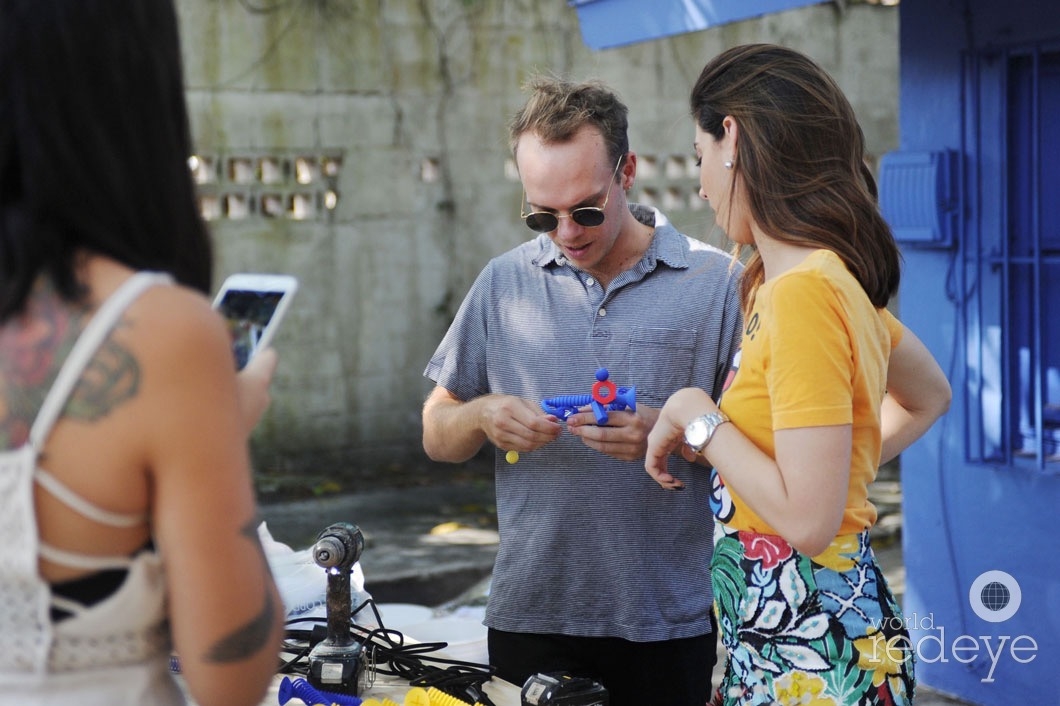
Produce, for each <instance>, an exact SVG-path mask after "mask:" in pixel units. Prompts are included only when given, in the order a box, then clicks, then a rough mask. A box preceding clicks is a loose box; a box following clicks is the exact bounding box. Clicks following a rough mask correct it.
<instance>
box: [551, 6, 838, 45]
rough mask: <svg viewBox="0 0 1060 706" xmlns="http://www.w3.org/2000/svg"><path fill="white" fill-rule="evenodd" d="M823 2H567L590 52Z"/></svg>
mask: <svg viewBox="0 0 1060 706" xmlns="http://www.w3.org/2000/svg"><path fill="white" fill-rule="evenodd" d="M823 1H824V0H567V3H568V4H569V5H570V6H571V7H573V8H575V9H576V10H577V12H578V21H579V22H580V23H581V29H582V40H583V41H584V42H585V44H586V46H588V47H589V48H591V49H608V48H611V47H618V46H622V45H623V44H632V43H634V42H643V41H646V40H649V39H659V38H660V37H669V36H671V35H674V34H681V33H682V32H695V31H698V30H701V29H707V28H708V27H715V26H717V25H723V24H726V23H729V22H736V21H738V20H746V19H750V18H751V17H760V16H762V15H768V14H772V13H774V12H783V11H784V10H791V9H793V8H796V7H803V6H805V5H817V4H819V3H821V2H823Z"/></svg>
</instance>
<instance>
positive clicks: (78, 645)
mask: <svg viewBox="0 0 1060 706" xmlns="http://www.w3.org/2000/svg"><path fill="white" fill-rule="evenodd" d="M171 282H172V280H171V278H170V277H169V276H168V275H165V274H159V273H149V272H142V273H138V274H136V275H134V276H133V277H131V278H129V280H127V281H126V282H125V283H123V284H122V286H121V287H120V288H119V289H118V290H117V291H116V292H114V294H113V295H112V296H111V297H110V298H108V300H107V301H106V302H104V304H103V306H101V307H100V309H99V311H98V312H97V313H96V315H95V316H94V317H93V318H92V320H91V321H90V322H89V324H88V325H87V326H86V327H85V330H84V331H83V332H82V333H81V336H80V337H79V338H78V340H77V343H76V344H75V345H74V347H73V349H72V350H71V352H70V355H69V356H68V358H67V360H66V361H65V362H64V364H63V367H62V369H61V370H60V371H59V375H58V377H57V378H56V380H55V384H54V385H53V386H52V388H51V390H50V391H49V392H48V395H47V397H46V398H45V400H44V404H43V405H42V407H41V409H40V411H39V412H38V415H37V418H36V420H35V421H34V423H33V426H32V428H31V430H30V435H29V440H28V441H27V443H26V444H25V445H23V446H22V447H21V448H19V449H16V450H14V451H7V452H0V704H8V703H10V704H19V706H22V705H23V704H30V703H32V704H64V706H69V704H76V705H77V706H89V705H94V704H100V705H101V706H102V705H103V704H106V706H115V705H117V704H130V705H131V704H147V703H150V704H165V705H168V704H183V703H185V699H184V697H183V695H182V693H181V690H180V688H179V687H178V686H177V684H176V682H175V681H174V680H173V678H172V677H171V676H170V674H169V670H168V664H169V651H170V639H169V628H168V623H167V620H166V592H165V576H164V573H163V567H162V562H161V559H160V558H159V556H158V554H157V553H156V552H155V551H153V550H145V551H142V552H140V553H139V554H137V555H136V556H135V557H131V558H130V557H127V556H113V557H100V556H87V555H82V554H76V553H72V552H68V551H64V550H61V549H58V548H55V547H51V546H49V545H47V544H45V543H43V542H41V540H40V538H39V536H38V531H37V523H36V517H35V515H34V500H33V498H34V490H35V488H34V486H35V485H39V486H41V487H42V488H43V489H44V490H45V491H47V492H48V493H50V494H51V495H53V496H55V497H56V498H57V499H59V500H60V501H62V502H63V503H64V504H66V505H67V506H68V507H69V508H70V510H71V511H73V512H76V513H79V514H81V515H83V516H85V517H88V518H90V519H92V520H94V521H96V522H99V523H101V524H105V525H111V526H115V527H129V526H136V525H138V524H140V523H143V522H144V521H145V520H146V518H144V517H141V516H130V515H123V514H117V513H113V512H108V511H106V510H104V509H101V508H98V507H96V506H95V505H92V504H91V503H89V502H87V501H86V500H84V499H83V498H81V497H80V496H78V495H76V494H74V493H73V492H72V491H71V490H70V489H69V488H67V487H66V486H65V485H63V484H62V483H61V482H60V481H59V480H58V479H56V478H55V477H54V476H52V475H50V474H49V473H48V472H47V471H45V470H44V469H42V468H39V467H38V465H37V464H38V457H39V450H40V449H41V448H43V445H44V442H45V441H46V440H47V438H48V435H49V434H50V432H51V429H52V426H53V425H54V424H55V421H56V420H57V419H58V417H59V415H60V413H61V412H62V410H63V407H64V406H65V404H66V401H67V399H68V398H69V396H70V394H71V392H72V391H73V389H74V386H75V385H76V383H77V381H78V379H79V378H80V377H81V373H82V371H83V370H84V368H85V366H86V365H87V364H88V362H89V361H90V360H91V359H92V357H93V355H94V354H95V352H96V350H97V349H98V348H99V346H100V345H101V344H102V342H103V341H104V340H105V339H106V337H107V335H108V334H109V333H110V331H111V329H112V328H113V327H114V325H115V324H116V323H117V321H118V320H119V319H120V317H121V315H122V313H123V312H124V311H125V309H126V308H127V307H128V306H129V305H130V304H131V303H132V302H133V301H134V300H135V299H136V298H137V297H138V296H139V295H140V294H141V293H142V292H143V291H144V290H146V289H147V288H148V287H151V286H153V285H155V284H164V283H171ZM41 556H44V557H46V558H48V559H49V560H50V561H53V562H56V563H60V564H64V565H67V566H74V567H79V568H88V569H98V570H103V569H113V568H123V569H127V570H128V574H127V576H126V578H125V581H124V582H123V584H122V585H121V587H120V588H119V589H118V590H117V591H116V592H115V593H114V594H112V595H111V596H109V597H107V598H106V599H104V600H103V601H101V602H99V603H96V604H94V605H92V606H89V607H85V606H82V605H80V604H77V603H75V602H73V601H70V600H66V599H63V598H61V597H59V596H55V595H53V594H52V591H51V588H50V586H49V585H48V583H47V582H45V581H44V580H43V579H42V578H41V577H40V575H39V572H38V560H39V557H41ZM52 607H56V608H61V609H63V610H65V611H67V612H69V613H71V617H69V618H67V619H65V620H62V621H61V622H58V623H53V622H52V620H51V618H50V610H51V608H52Z"/></svg>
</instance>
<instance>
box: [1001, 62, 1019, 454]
mask: <svg viewBox="0 0 1060 706" xmlns="http://www.w3.org/2000/svg"><path fill="white" fill-rule="evenodd" d="M1001 61H1002V63H1001V66H1002V67H1004V68H1003V70H1001V71H1000V72H999V74H1000V82H1001V85H1000V87H999V91H998V93H997V95H998V98H999V100H1002V101H1005V102H1006V103H1007V102H1008V96H1009V72H1008V67H1009V66H1011V63H1012V55H1011V53H1010V52H1008V51H1004V52H1002V55H1001ZM1008 117H1009V113H1008V110H1005V109H1003V110H999V111H998V134H997V136H996V139H997V140H998V144H999V145H1001V164H1002V166H1003V167H1007V166H1008V165H1009V164H1010V163H1011V162H1010V160H1009V148H1010V145H1009V139H1008V127H1009V126H1008V123H1009V120H1008ZM1010 178H1011V175H1010V174H1004V175H1003V176H1002V178H1001V179H999V180H998V182H999V183H998V189H999V191H1000V193H999V194H998V196H999V204H1000V208H999V214H998V215H999V219H998V220H999V221H1000V231H1001V233H1000V235H1001V237H1000V248H999V249H1000V264H1001V311H1000V313H999V317H1000V321H999V322H998V323H999V325H1000V327H1001V351H1000V353H1001V390H1002V392H1003V395H1004V397H1003V398H1002V399H1003V402H1002V405H1001V460H1002V462H1003V463H1005V464H1006V465H1012V460H1013V456H1014V451H1015V445H1016V440H1015V436H1016V435H1015V433H1014V432H1013V428H1012V422H1013V419H1012V418H1013V414H1012V412H1013V399H1016V400H1017V403H1018V397H1019V395H1018V394H1016V395H1015V397H1014V396H1013V391H1014V390H1018V389H1019V388H1017V387H1013V377H1015V376H1013V374H1012V361H1013V352H1014V351H1013V343H1012V338H1013V337H1012V331H1011V328H1010V323H1011V318H1012V317H1010V316H1009V312H1010V311H1012V309H1011V307H1012V299H1013V297H1012V266H1013V264H1012V252H1011V248H1010V240H1009V239H1010V238H1011V237H1012V232H1011V224H1010V223H1009V193H1010V189H1009V182H1010Z"/></svg>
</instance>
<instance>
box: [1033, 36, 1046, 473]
mask: <svg viewBox="0 0 1060 706" xmlns="http://www.w3.org/2000/svg"><path fill="white" fill-rule="evenodd" d="M1041 71H1042V66H1041V48H1040V47H1035V48H1034V50H1033V52H1032V55H1031V106H1030V107H1031V110H1030V117H1031V136H1032V137H1031V154H1030V159H1031V164H1030V171H1031V190H1030V192H1031V193H1030V198H1031V203H1030V209H1031V213H1030V217H1031V238H1030V241H1031V292H1032V294H1033V296H1032V301H1031V307H1032V309H1031V322H1032V327H1033V330H1032V331H1031V342H1032V343H1031V345H1032V348H1033V351H1034V353H1033V355H1032V357H1031V392H1032V394H1031V395H1030V397H1031V400H1030V401H1031V403H1032V408H1031V409H1032V411H1033V415H1034V435H1035V449H1036V451H1037V453H1036V460H1037V463H1038V470H1045V415H1044V410H1045V402H1046V399H1045V379H1044V375H1043V374H1042V368H1043V367H1044V353H1045V345H1044V342H1043V340H1042V336H1043V334H1042V328H1043V327H1042V324H1043V323H1044V321H1043V319H1042V308H1043V307H1042V294H1043V291H1042V253H1043V248H1042V227H1041V186H1042V182H1041V145H1042V129H1041V120H1040V112H1041V86H1040V83H1039V79H1040V78H1041Z"/></svg>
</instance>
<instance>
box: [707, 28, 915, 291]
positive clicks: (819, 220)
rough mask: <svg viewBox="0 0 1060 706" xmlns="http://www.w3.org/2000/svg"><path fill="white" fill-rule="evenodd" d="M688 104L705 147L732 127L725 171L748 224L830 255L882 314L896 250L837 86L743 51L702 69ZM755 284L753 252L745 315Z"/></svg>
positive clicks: (778, 56) (799, 67)
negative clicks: (728, 122) (739, 191)
mask: <svg viewBox="0 0 1060 706" xmlns="http://www.w3.org/2000/svg"><path fill="white" fill-rule="evenodd" d="M690 104H691V111H692V118H693V119H694V120H695V121H696V123H697V124H698V125H699V127H700V128H701V129H702V130H703V131H704V132H706V133H709V134H710V135H712V136H713V137H714V139H719V140H720V139H721V138H722V136H723V135H724V132H725V129H724V127H723V126H722V121H723V120H724V118H725V116H732V117H733V119H734V120H735V121H736V124H737V126H738V127H739V137H738V139H737V145H736V158H735V160H734V164H733V169H734V174H735V175H737V176H739V177H740V179H741V180H742V186H743V190H744V192H745V197H746V200H747V203H748V207H749V209H750V212H751V216H752V218H754V220H755V222H757V224H758V225H759V226H760V227H761V228H762V229H764V230H765V231H766V232H767V233H768V234H769V235H770V237H773V238H776V239H777V240H781V241H784V242H788V243H795V244H799V245H808V246H811V247H819V248H826V249H828V250H831V251H832V252H834V253H836V255H838V256H839V258H840V259H842V260H843V262H844V263H845V264H846V266H847V269H849V270H850V272H851V273H852V274H853V275H854V277H855V278H857V280H858V282H860V283H861V286H862V288H863V289H864V290H865V293H866V294H867V295H868V297H869V299H870V300H871V301H872V303H873V304H874V305H876V306H877V307H883V306H886V304H887V302H888V301H889V300H890V298H891V297H892V296H893V295H894V294H895V292H896V291H897V290H898V281H899V276H900V255H899V252H898V246H897V244H896V243H895V241H894V236H893V234H892V233H891V229H890V227H889V226H888V225H887V223H886V221H884V220H883V217H882V216H881V215H880V210H879V205H878V202H877V192H876V181H875V179H874V178H873V176H872V172H871V171H870V170H869V168H868V166H867V165H866V164H865V136H864V133H863V132H862V130H861V126H860V125H859V124H858V121H857V117H856V116H855V114H854V109H853V108H852V107H851V105H850V102H849V101H848V100H847V99H846V96H844V95H843V91H842V90H841V89H840V88H839V86H838V85H837V84H836V82H835V81H834V80H833V79H832V78H831V77H830V76H829V75H828V74H827V73H826V72H825V71H824V70H823V69H821V67H820V66H818V65H817V64H816V63H814V62H813V60H811V59H810V58H808V57H806V56H804V55H802V54H800V53H798V52H796V51H793V50H791V49H787V48H784V47H779V46H775V45H769V44H748V45H743V46H738V47H734V48H732V49H729V50H727V51H725V52H723V53H722V54H719V55H718V56H717V57H716V58H715V59H713V60H712V61H711V62H710V63H708V64H707V65H706V66H705V67H704V68H703V71H702V73H700V76H699V79H698V80H697V81H696V84H695V86H694V87H693V89H692V95H691V98H690ZM733 181H734V183H735V179H734V180H733ZM731 196H732V195H731V194H730V199H731ZM730 213H731V209H730ZM722 225H723V226H724V225H725V224H722ZM763 277H764V269H763V265H762V261H761V258H760V257H759V255H758V253H757V251H755V252H753V253H752V254H751V257H750V259H749V260H748V262H747V266H746V268H745V270H744V274H743V278H742V280H741V289H740V294H741V301H742V302H743V306H744V310H745V311H747V310H749V309H750V306H751V304H752V303H753V301H754V293H755V292H756V291H757V289H758V286H759V285H760V284H761V283H762V280H763Z"/></svg>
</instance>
